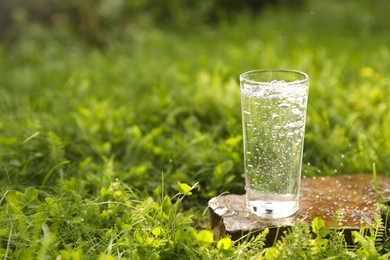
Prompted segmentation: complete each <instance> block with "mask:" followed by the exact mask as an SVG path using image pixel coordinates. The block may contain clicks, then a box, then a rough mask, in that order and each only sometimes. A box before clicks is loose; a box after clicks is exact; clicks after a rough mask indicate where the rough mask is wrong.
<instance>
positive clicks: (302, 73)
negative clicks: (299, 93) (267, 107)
mask: <svg viewBox="0 0 390 260" xmlns="http://www.w3.org/2000/svg"><path fill="white" fill-rule="evenodd" d="M263 72H289V73H292V74H296V75H301V76H303V79H297V80H294V81H286V84H287V85H298V84H302V83H305V82H308V81H309V79H310V77H309V75H308V74H306V73H305V72H302V71H299V70H294V69H256V70H249V71H246V72H244V73H242V74H241V75H240V81H245V82H247V83H252V84H271V81H256V80H252V79H248V78H246V76H248V75H251V74H258V73H263Z"/></svg>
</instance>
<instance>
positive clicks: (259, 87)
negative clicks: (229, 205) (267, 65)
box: [240, 69, 309, 218]
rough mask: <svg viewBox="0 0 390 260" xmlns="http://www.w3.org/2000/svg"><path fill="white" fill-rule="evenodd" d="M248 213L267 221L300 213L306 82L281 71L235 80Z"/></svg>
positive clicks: (303, 76) (305, 78) (305, 77)
mask: <svg viewBox="0 0 390 260" xmlns="http://www.w3.org/2000/svg"><path fill="white" fill-rule="evenodd" d="M240 84H241V107H242V126H243V137H244V138H243V139H244V161H245V162H244V166H245V190H246V201H247V207H248V208H249V210H250V211H251V212H253V213H254V214H256V215H258V216H261V217H266V218H284V217H288V216H291V215H293V214H294V213H295V212H296V211H297V210H298V208H299V192H300V183H301V170H302V154H303V140H304V134H305V123H306V110H307V99H308V91H309V76H308V75H307V74H305V73H303V72H299V71H294V70H285V69H267V70H254V71H249V72H246V73H244V74H242V75H241V76H240Z"/></svg>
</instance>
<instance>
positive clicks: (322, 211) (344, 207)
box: [208, 174, 390, 238]
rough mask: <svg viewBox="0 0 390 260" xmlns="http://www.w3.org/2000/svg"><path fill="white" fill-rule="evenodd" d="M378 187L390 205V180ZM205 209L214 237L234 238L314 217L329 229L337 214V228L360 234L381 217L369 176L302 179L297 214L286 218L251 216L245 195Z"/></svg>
mask: <svg viewBox="0 0 390 260" xmlns="http://www.w3.org/2000/svg"><path fill="white" fill-rule="evenodd" d="M377 183H378V191H379V193H380V194H381V195H382V197H383V198H384V200H385V201H387V202H389V201H390V177H385V176H377ZM208 205H209V206H210V208H211V209H212V212H213V223H212V225H213V227H214V231H216V233H217V236H219V237H222V236H225V235H226V234H230V235H232V236H233V237H236V238H238V237H239V236H240V234H241V235H242V234H244V233H247V232H249V231H254V230H258V231H259V230H263V229H265V228H269V229H272V228H280V227H282V228H283V227H290V226H293V225H294V223H296V221H298V220H304V221H306V222H308V223H309V224H310V223H311V222H312V220H313V219H314V218H315V217H320V218H322V219H323V220H324V222H325V224H326V225H327V226H328V227H330V228H332V227H334V226H335V225H334V223H333V222H334V218H335V216H336V215H337V214H340V213H341V215H342V218H341V219H340V221H339V225H338V228H340V229H344V230H347V231H348V230H360V229H366V228H369V227H370V224H372V223H373V221H374V217H375V215H377V214H380V209H379V207H378V205H377V197H376V193H375V189H374V185H373V178H372V175H370V174H357V175H342V176H327V177H317V178H304V179H302V182H301V197H300V208H299V211H298V212H297V213H296V214H294V215H293V216H291V217H288V218H282V219H269V218H262V217H259V216H257V215H255V214H252V213H251V212H250V211H249V210H248V209H247V208H246V205H245V195H233V194H231V195H224V196H219V197H215V198H212V199H211V200H210V201H209V203H208ZM271 233H272V232H271Z"/></svg>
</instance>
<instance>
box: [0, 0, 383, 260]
mask: <svg viewBox="0 0 390 260" xmlns="http://www.w3.org/2000/svg"><path fill="white" fill-rule="evenodd" d="M362 4H363V6H361V5H359V4H358V3H354V2H352V1H348V3H347V4H345V5H341V4H338V3H333V1H332V4H327V3H322V4H318V3H312V4H309V5H308V7H307V8H305V9H304V10H301V11H298V10H295V11H292V10H284V9H283V10H281V9H269V10H265V11H264V12H263V13H262V14H261V15H259V16H258V17H253V16H250V15H248V14H247V13H242V14H241V15H238V16H237V17H236V18H234V19H232V20H231V21H221V22H220V23H219V24H217V25H213V26H206V25H202V24H195V25H194V27H193V28H192V29H190V30H189V31H188V32H187V33H185V32H183V31H182V30H177V31H176V30H174V29H172V28H171V29H166V28H159V27H150V26H149V27H148V26H146V27H145V30H140V29H137V28H136V27H134V25H132V26H129V27H128V28H127V29H123V30H121V31H115V32H112V34H110V35H107V39H108V40H107V46H106V47H105V49H98V48H94V47H88V46H87V45H85V44H84V43H81V42H80V41H79V40H78V39H76V38H75V37H74V36H73V35H72V34H70V33H69V32H68V31H66V30H65V29H63V28H56V30H50V31H47V30H45V29H43V28H40V27H38V26H36V25H30V26H29V27H28V28H26V30H25V32H24V34H23V36H22V37H21V39H20V40H19V41H18V42H15V44H14V45H13V46H7V47H6V46H3V45H0V160H1V161H0V162H1V163H0V176H2V178H1V181H0V187H1V199H0V207H1V208H2V211H1V215H0V221H1V223H3V224H4V225H3V224H2V225H1V226H0V228H1V229H0V239H1V241H0V248H1V249H0V255H3V256H13V257H17V256H22V255H25V256H29V255H34V256H36V255H41V256H42V257H43V256H44V255H50V256H53V257H56V256H57V255H62V256H63V257H64V259H66V257H65V255H67V254H68V255H86V256H94V257H97V256H99V255H113V256H117V257H119V256H122V255H123V256H127V257H131V256H134V255H131V254H132V253H131V250H130V249H131V247H126V246H129V245H130V244H131V243H133V242H134V241H135V242H134V243H138V244H140V245H141V244H142V245H143V246H144V247H143V248H138V249H137V250H138V251H135V253H134V254H138V253H139V254H138V256H142V255H143V254H146V255H148V254H152V252H153V254H154V253H155V254H156V256H157V255H159V254H161V255H164V254H162V252H167V254H166V255H164V256H165V257H168V256H171V255H175V254H179V253H180V254H185V255H188V256H189V257H190V258H191V257H193V258H196V257H198V256H199V255H197V254H198V253H199V254H200V255H202V256H204V257H206V258H207V257H209V258H212V257H216V256H218V254H220V255H219V256H220V257H222V256H225V257H226V256H229V254H230V253H231V251H230V248H226V252H225V251H223V250H222V249H223V248H224V247H223V246H222V245H220V248H222V249H221V250H222V251H221V250H219V251H218V250H217V251H213V245H214V244H213V243H215V242H214V241H209V240H207V235H205V236H206V237H202V238H199V239H200V240H202V239H203V238H204V239H206V242H204V241H203V242H199V241H197V240H196V237H197V236H198V235H199V233H194V234H198V235H193V236H190V233H188V234H187V233H185V232H186V231H185V230H187V227H189V226H190V224H189V223H191V226H193V227H195V228H199V227H200V226H201V227H205V226H207V225H208V224H207V217H205V216H202V214H201V212H203V210H204V209H205V207H206V206H205V205H206V203H205V202H206V201H207V199H210V198H211V197H213V196H216V195H218V194H221V193H222V192H226V191H228V192H231V193H243V192H244V180H243V164H242V159H243V156H242V137H241V114H240V113H241V111H240V109H241V107H240V94H239V85H238V75H239V74H241V73H242V72H244V71H247V70H250V69H257V68H274V67H278V68H282V67H283V68H291V69H298V70H301V71H305V72H307V73H308V74H309V75H310V77H311V79H310V91H309V104H308V115H307V126H306V135H305V149H304V167H303V168H304V170H303V175H304V176H308V177H310V176H317V175H339V174H344V173H351V174H353V173H362V172H364V173H371V172H372V169H371V168H372V165H373V163H375V165H376V171H377V173H378V174H384V175H388V176H389V175H390V171H389V169H390V129H389V128H390V88H389V87H388V82H390V74H389V73H388V71H389V68H390V48H389V46H388V44H387V43H388V42H389V40H390V39H389V35H388V33H385V32H386V28H387V27H386V25H387V20H386V19H385V18H384V16H383V13H385V10H389V9H386V8H389V7H388V4H386V3H385V2H383V3H382V2H378V3H377V4H372V3H371V2H370V1H362ZM362 7H364V8H362ZM330 12H331V13H332V15H329V13H330ZM162 173H163V174H164V176H165V180H164V186H165V187H163V188H164V189H165V190H166V194H168V195H169V194H170V195H172V194H176V193H178V192H179V190H178V186H177V182H178V181H180V182H182V183H189V184H193V183H197V182H199V185H200V187H201V189H200V191H197V192H194V194H193V195H192V197H191V200H185V201H184V202H185V210H184V211H180V210H178V211H177V212H175V214H178V215H179V216H178V218H183V219H182V221H183V222H182V224H183V225H182V226H181V228H182V231H180V232H184V233H183V234H181V235H178V236H180V237H178V238H177V239H176V238H173V241H174V242H173V244H172V243H170V242H169V239H168V238H172V233H170V232H171V231H172V230H171V229H172V228H173V227H172V222H171V223H170V224H169V225H170V226H169V225H168V224H167V223H165V224H161V228H162V229H161V230H160V229H158V228H159V227H158V225H157V223H156V222H155V220H153V218H154V217H155V214H157V213H155V211H158V210H159V207H162V208H164V207H168V206H167V205H166V204H165V203H168V204H169V202H167V201H164V198H160V194H161V189H162V187H161V183H162V180H161V176H162ZM115 185H117V186H115ZM118 185H119V186H118ZM114 186H115V187H114ZM148 196H151V197H153V199H147V197H148ZM111 200H112V201H118V203H117V204H115V203H113V204H112V205H111V204H109V203H111V202H109V201H111ZM132 200H135V201H137V202H136V203H132ZM114 204H115V205H114ZM78 205H81V208H82V210H81V211H80V210H79V209H80V207H78ZM110 205H111V206H112V207H113V209H111V208H109V207H111V206H110ZM61 207H62V208H61ZM132 207H135V208H137V209H139V210H143V211H144V212H143V213H139V214H140V215H131V214H133V213H134V212H135V211H134V209H135V208H132ZM128 208H132V209H131V210H130V212H131V214H130V213H129V212H127V211H126V210H127V209H128ZM110 210H112V211H110ZM149 210H150V211H149ZM163 210H164V209H163ZM151 211H153V212H154V213H150V214H149V212H151ZM134 214H135V213H134ZM137 214H138V213H137ZM181 214H183V215H181ZM95 216H99V218H98V219H95V218H94V217H95ZM191 216H192V218H194V219H196V220H198V222H196V223H194V222H191V221H190V219H191ZM121 217H123V219H122V220H120V219H121ZM171 217H175V216H174V215H171ZM87 219H88V221H90V222H88V221H87ZM138 221H139V222H138ZM87 222H88V223H87ZM141 222H142V223H141ZM10 223H11V224H10ZM86 223H87V224H86ZM128 225H133V226H134V227H132V228H130V227H129V226H128ZM62 226H64V227H65V231H64V230H63V229H61V228H60V227H62ZM142 227H145V228H144V229H147V231H145V232H149V231H150V232H149V233H148V234H147V235H145V234H144V233H143V232H144V231H141V230H143V228H142ZM306 228H307V227H303V228H301V229H299V227H298V229H299V230H298V231H297V233H296V234H294V233H292V235H291V237H287V238H286V240H285V241H284V242H283V241H282V242H281V243H280V244H279V245H275V246H276V247H275V248H283V243H287V242H286V241H290V240H294V239H293V238H294V236H297V234H306V233H305V232H306V231H305V230H306ZM42 230H43V231H42ZM48 230H50V232H48ZM153 230H154V232H153ZM129 232H130V233H129ZM164 232H165V233H164ZM293 232H294V230H293ZM48 234H50V235H48ZM191 234H193V233H191ZM202 234H204V233H202ZM127 235H128V237H126V236H127ZM186 236H188V238H189V237H191V239H193V241H192V242H189V241H187V237H186ZM140 237H141V238H142V240H141V238H140ZM149 237H150V238H151V239H150V240H149V242H150V244H148V243H149V242H145V241H146V240H147V239H148V238H149ZM126 239H133V240H126ZM145 239H146V240H145ZM136 240H138V242H137V241H136ZM360 240H362V238H360ZM34 241H35V242H34ZM142 241H143V242H142ZM156 241H157V242H156ZM259 241H260V242H259ZM259 241H257V242H256V243H258V244H261V239H260V240H259ZM362 241H363V240H362ZM32 242H33V244H31V243H32ZM141 242H142V243H141ZM363 242H364V241H363ZM122 243H124V244H122ZM126 243H127V244H126ZM153 243H154V244H153ZM186 243H187V244H186ZM202 243H203V244H202ZM305 243H310V242H309V241H308V240H304V241H302V243H300V242H299V241H296V244H295V246H296V247H294V248H296V250H303V252H300V253H302V254H305V255H307V254H310V253H312V252H311V251H310V250H309V251H305V249H302V247H300V246H302V245H306V244H305ZM330 243H332V242H330ZM370 243H371V242H370ZM30 245H31V247H30ZM332 246H336V245H335V244H332ZM122 247H123V248H122ZM29 248H30V249H29ZM45 248H46V249H45ZM199 248H201V249H200V250H199V251H198V252H196V250H197V249H199ZM242 248H244V246H242ZM299 248H300V249H299ZM385 248H387V249H388V246H387V247H385ZM44 249H45V250H46V251H44ZM114 249H115V250H116V251H115V250H114ZM122 249H123V250H122ZM18 250H19V251H18ZM239 250H240V249H239V248H238V249H237V251H236V255H237V256H238V255H239V256H242V257H244V256H245V255H242V254H239ZM281 250H282V249H281ZM339 250H344V249H341V248H340V249H339ZM367 250H372V251H371V253H373V254H376V253H378V252H376V251H375V250H373V249H367ZM334 252H336V251H334ZM386 252H388V250H387V251H386ZM271 253H272V250H270V253H269V254H271ZM251 254H252V255H253V256H254V255H255V253H254V252H252V253H251ZM287 254H288V252H287V251H286V252H285V253H281V255H287ZM346 255H348V253H346ZM247 256H249V253H248V255H247Z"/></svg>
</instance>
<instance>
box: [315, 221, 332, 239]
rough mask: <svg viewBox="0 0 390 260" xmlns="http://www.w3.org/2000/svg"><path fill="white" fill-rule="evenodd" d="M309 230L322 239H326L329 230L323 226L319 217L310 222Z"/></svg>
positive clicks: (323, 223)
mask: <svg viewBox="0 0 390 260" xmlns="http://www.w3.org/2000/svg"><path fill="white" fill-rule="evenodd" d="M311 228H312V230H313V233H314V234H316V235H317V236H319V237H322V238H324V237H326V236H327V235H328V234H329V232H330V230H329V229H328V228H327V227H326V226H325V222H324V220H323V219H321V218H319V217H315V218H314V219H313V221H312V222H311Z"/></svg>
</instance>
